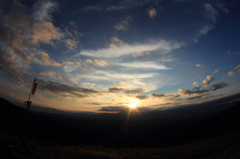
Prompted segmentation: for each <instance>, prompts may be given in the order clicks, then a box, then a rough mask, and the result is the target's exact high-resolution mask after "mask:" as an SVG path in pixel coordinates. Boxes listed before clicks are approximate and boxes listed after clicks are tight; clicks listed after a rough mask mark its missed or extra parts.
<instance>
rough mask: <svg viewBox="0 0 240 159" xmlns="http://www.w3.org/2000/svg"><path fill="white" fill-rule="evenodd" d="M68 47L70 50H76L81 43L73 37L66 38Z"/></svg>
mask: <svg viewBox="0 0 240 159" xmlns="http://www.w3.org/2000/svg"><path fill="white" fill-rule="evenodd" d="M65 43H66V47H67V48H69V49H70V50H74V49H76V48H77V45H78V44H79V41H76V40H73V39H66V40H65Z"/></svg>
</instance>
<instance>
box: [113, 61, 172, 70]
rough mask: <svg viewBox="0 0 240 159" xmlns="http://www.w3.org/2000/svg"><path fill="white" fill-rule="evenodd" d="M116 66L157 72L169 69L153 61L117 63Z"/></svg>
mask: <svg viewBox="0 0 240 159" xmlns="http://www.w3.org/2000/svg"><path fill="white" fill-rule="evenodd" d="M116 65H120V66H124V67H130V68H141V69H158V70H165V69H171V68H168V67H166V66H164V65H160V64H158V63H156V62H153V61H146V62H132V63H117V64H116Z"/></svg>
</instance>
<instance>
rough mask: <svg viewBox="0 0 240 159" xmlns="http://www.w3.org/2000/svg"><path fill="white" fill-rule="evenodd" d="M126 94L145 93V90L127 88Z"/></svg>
mask: <svg viewBox="0 0 240 159" xmlns="http://www.w3.org/2000/svg"><path fill="white" fill-rule="evenodd" d="M125 93H126V94H140V93H143V90H142V89H141V88H138V89H133V90H126V91H125Z"/></svg>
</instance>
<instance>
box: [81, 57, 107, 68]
mask: <svg viewBox="0 0 240 159" xmlns="http://www.w3.org/2000/svg"><path fill="white" fill-rule="evenodd" d="M85 62H87V63H90V64H95V65H97V66H102V67H105V66H107V65H108V63H107V62H105V61H103V60H98V59H94V60H91V59H86V60H85Z"/></svg>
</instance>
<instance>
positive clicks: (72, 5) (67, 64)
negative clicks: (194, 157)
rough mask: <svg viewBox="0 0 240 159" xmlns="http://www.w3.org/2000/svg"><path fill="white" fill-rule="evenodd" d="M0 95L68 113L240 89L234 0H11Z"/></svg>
mask: <svg viewBox="0 0 240 159" xmlns="http://www.w3.org/2000/svg"><path fill="white" fill-rule="evenodd" d="M0 6H1V10H0V11H1V16H0V22H1V23H0V52H1V57H0V86H1V88H2V89H1V90H0V95H1V97H3V98H6V99H9V100H11V101H14V102H20V103H21V102H23V101H25V100H27V97H28V95H29V92H30V89H31V85H32V81H33V79H34V78H38V79H39V86H38V89H37V92H36V94H35V96H34V97H33V98H32V100H33V102H34V104H35V105H39V106H43V107H51V108H56V109H60V110H66V111H92V112H103V111H102V110H108V111H109V112H117V111H119V110H121V109H124V108H125V107H129V106H131V107H132V106H133V107H134V106H137V107H139V108H140V107H143V108H146V109H147V110H155V109H158V108H161V107H165V108H171V107H175V106H179V105H188V104H198V103H203V102H206V101H211V100H214V99H218V98H222V97H225V96H229V95H232V94H236V93H239V86H240V81H239V79H240V78H239V77H240V62H239V59H240V48H239V42H240V38H239V37H240V32H239V27H240V19H239V16H238V15H239V14H240V13H239V12H240V11H239V7H240V3H239V2H238V1H234V0H232V1H223V0H219V1H217V0H216V1H208V0H203V1H194V0H131V1H127V0H113V1H110V0H103V1H97V0H92V1H66V0H59V1H50V0H41V1H26V0H22V1H20V0H19V1H18V0H14V1H5V2H1V5H0Z"/></svg>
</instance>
